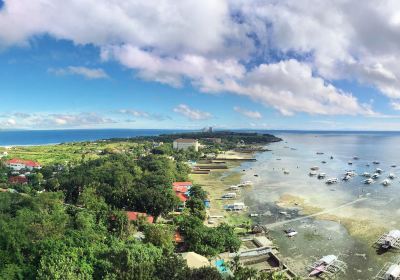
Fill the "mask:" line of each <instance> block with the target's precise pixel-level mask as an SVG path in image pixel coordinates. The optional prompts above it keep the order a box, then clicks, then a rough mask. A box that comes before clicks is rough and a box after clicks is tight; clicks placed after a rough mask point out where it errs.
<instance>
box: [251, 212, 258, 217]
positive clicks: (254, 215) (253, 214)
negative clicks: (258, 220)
mask: <svg viewBox="0 0 400 280" xmlns="http://www.w3.org/2000/svg"><path fill="white" fill-rule="evenodd" d="M258 216H260V215H259V214H257V213H250V217H258Z"/></svg>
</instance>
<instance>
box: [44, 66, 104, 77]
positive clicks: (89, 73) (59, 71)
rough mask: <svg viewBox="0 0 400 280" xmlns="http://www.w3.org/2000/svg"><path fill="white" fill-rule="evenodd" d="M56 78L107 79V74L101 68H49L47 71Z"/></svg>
mask: <svg viewBox="0 0 400 280" xmlns="http://www.w3.org/2000/svg"><path fill="white" fill-rule="evenodd" d="M48 71H49V72H50V73H53V74H55V75H57V76H65V75H79V76H83V77H85V78H86V79H90V80H92V79H105V78H108V75H107V73H106V72H105V71H104V70H103V69H101V68H87V67H83V66H68V67H66V68H50V69H49V70H48Z"/></svg>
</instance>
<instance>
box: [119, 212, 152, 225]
mask: <svg viewBox="0 0 400 280" xmlns="http://www.w3.org/2000/svg"><path fill="white" fill-rule="evenodd" d="M125 213H126V216H127V217H128V221H130V222H132V221H138V220H139V219H140V218H143V219H146V220H147V222H149V223H150V224H152V223H153V222H154V217H153V216H150V215H147V214H146V213H141V212H134V211H126V212H125Z"/></svg>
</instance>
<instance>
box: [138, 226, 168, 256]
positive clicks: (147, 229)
mask: <svg viewBox="0 0 400 280" xmlns="http://www.w3.org/2000/svg"><path fill="white" fill-rule="evenodd" d="M143 233H144V235H145V239H144V242H145V243H151V244H153V245H154V246H156V247H158V248H161V249H162V250H163V251H164V252H169V253H170V252H173V250H174V247H175V246H174V243H173V234H174V231H173V230H172V228H171V226H170V225H163V224H147V225H145V226H144V230H143Z"/></svg>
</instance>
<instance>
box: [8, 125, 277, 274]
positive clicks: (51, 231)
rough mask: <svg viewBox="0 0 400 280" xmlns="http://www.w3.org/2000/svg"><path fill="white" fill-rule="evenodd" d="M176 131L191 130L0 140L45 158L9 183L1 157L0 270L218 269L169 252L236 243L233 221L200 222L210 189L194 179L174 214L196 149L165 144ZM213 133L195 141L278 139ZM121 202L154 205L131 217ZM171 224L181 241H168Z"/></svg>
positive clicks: (132, 207) (27, 155)
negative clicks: (192, 265)
mask: <svg viewBox="0 0 400 280" xmlns="http://www.w3.org/2000/svg"><path fill="white" fill-rule="evenodd" d="M192 136H193V135H192ZM197 136H199V137H196V138H200V137H208V136H210V135H208V134H201V135H197ZM178 137H189V136H188V135H174V136H165V135H164V136H160V137H158V138H157V137H156V138H154V139H153V138H150V137H145V138H137V139H125V140H123V141H118V140H107V141H98V142H85V143H71V144H60V145H50V146H39V147H14V148H12V149H9V150H7V152H8V154H9V156H8V158H14V157H17V158H22V159H29V160H35V161H39V162H40V163H42V165H43V168H42V169H40V170H33V171H28V170H21V171H20V172H19V173H20V174H22V175H25V177H24V178H26V181H27V182H21V183H15V182H13V183H9V178H11V177H12V176H15V175H16V174H14V173H15V172H13V171H12V170H10V169H9V168H7V167H6V166H5V165H4V161H1V160H0V187H1V188H2V192H1V193H0V228H1V231H0V259H1V262H0V279H67V280H68V279H107V280H111V279H132V280H133V279H135V280H147V279H149V280H150V279H154V280H157V279H160V280H164V279H165V280H167V279H168V280H169V279H182V280H184V279H199V280H201V279H205V280H206V279H211V280H212V279H218V280H219V279H222V276H221V274H220V273H219V272H218V271H217V270H216V269H215V268H212V267H205V268H200V269H189V268H188V267H187V264H186V262H185V261H184V260H183V259H182V258H181V257H180V255H179V254H177V253H179V252H181V251H182V250H184V251H194V252H196V253H199V254H202V255H204V256H207V257H210V258H211V257H213V256H216V255H217V254H219V253H222V252H226V251H228V252H235V251H237V250H238V249H239V247H240V239H239V238H238V237H237V235H236V233H235V232H234V228H233V227H231V226H229V225H227V224H221V225H219V226H218V227H215V228H209V227H207V226H205V225H204V220H205V218H206V210H205V206H204V200H205V199H206V198H207V196H208V194H207V193H206V192H205V191H204V190H203V188H202V187H200V186H198V185H194V186H193V187H192V188H191V189H190V191H189V195H188V200H187V201H186V207H185V208H184V209H183V211H182V212H181V213H180V215H172V213H173V212H174V211H176V210H177V209H179V208H178V205H179V204H180V201H179V200H178V198H177V196H176V194H175V193H174V191H173V189H172V183H173V182H174V181H187V180H188V175H189V172H190V168H189V167H188V165H187V164H186V161H188V160H197V159H199V158H200V156H201V153H200V152H196V151H194V150H193V149H189V150H186V151H176V150H173V149H172V140H173V139H175V138H178ZM210 137H211V136H210ZM213 137H217V136H216V135H213ZM218 137H224V138H223V140H222V142H221V143H215V142H213V141H212V140H209V139H205V138H204V139H201V141H202V142H203V143H207V149H209V150H212V149H215V150H220V149H225V148H227V147H229V146H231V145H236V144H237V143H236V142H237V141H239V138H240V139H242V140H241V141H242V142H243V141H244V140H243V139H244V138H245V141H247V142H249V143H261V142H263V141H269V142H270V141H272V140H276V139H273V138H271V136H270V135H269V136H268V135H263V136H260V135H248V137H247V138H246V136H245V135H242V134H231V133H226V134H225V136H224V135H222V134H218ZM149 140H151V141H149ZM153 140H154V141H155V140H157V141H160V142H164V143H158V144H154V143H153V142H152V141H153ZM0 152H1V151H0ZM17 175H18V174H17ZM6 189H8V192H4V190H6ZM125 211H137V212H142V213H145V214H147V215H152V216H153V217H154V221H155V222H156V223H155V224H149V223H148V221H147V219H146V218H145V217H141V218H139V219H138V220H136V221H134V222H131V221H129V220H128V216H127V214H126V212H125ZM176 232H178V233H179V234H180V235H181V236H182V237H183V244H177V243H176V242H175V240H174V235H175V234H176ZM235 269H236V270H235V271H234V275H232V276H228V279H238V280H241V279H243V280H245V279H284V278H253V276H251V275H250V274H248V273H244V272H243V271H246V270H245V269H244V268H243V269H240V268H239V266H236V268H235ZM254 275H257V277H261V276H260V275H261V274H257V273H256V274H254ZM271 275H272V274H271ZM268 277H269V276H268ZM271 277H272V276H271ZM274 277H275V276H274ZM225 279H227V278H225Z"/></svg>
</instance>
